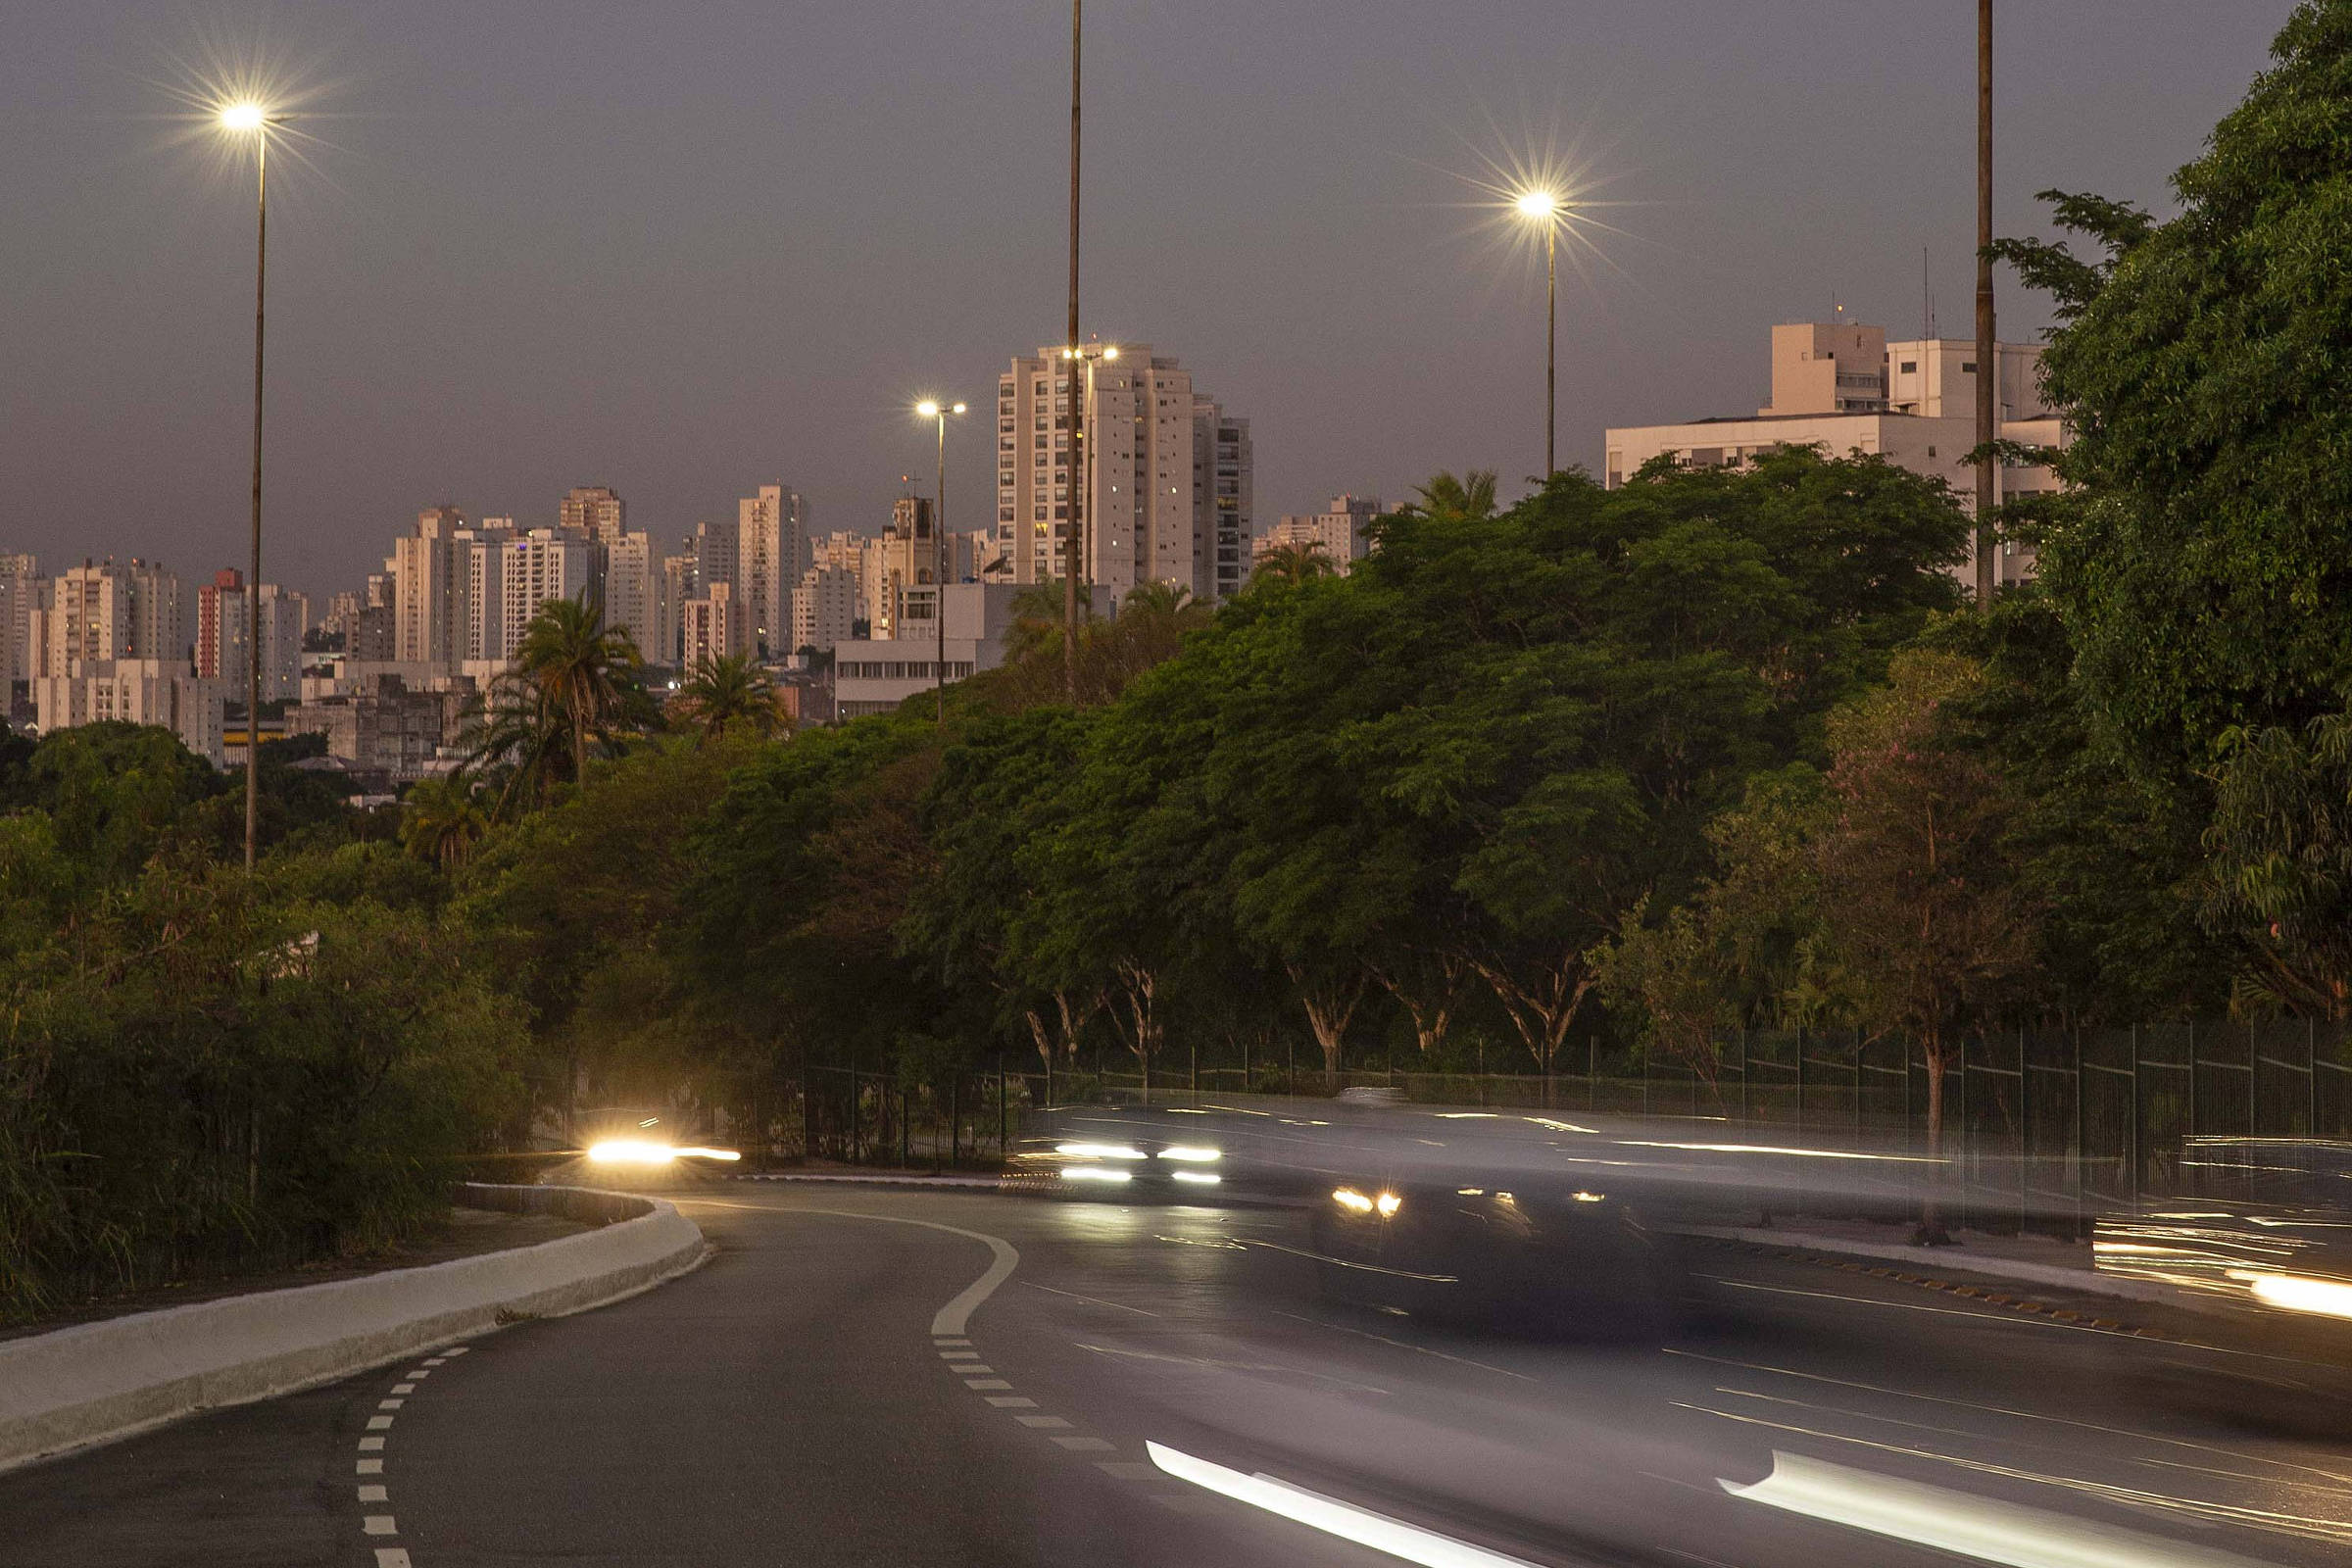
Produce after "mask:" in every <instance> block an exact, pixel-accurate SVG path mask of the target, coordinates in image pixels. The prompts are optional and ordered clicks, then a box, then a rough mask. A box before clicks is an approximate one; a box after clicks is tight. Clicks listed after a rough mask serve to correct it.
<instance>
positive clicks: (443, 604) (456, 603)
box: [388, 506, 471, 663]
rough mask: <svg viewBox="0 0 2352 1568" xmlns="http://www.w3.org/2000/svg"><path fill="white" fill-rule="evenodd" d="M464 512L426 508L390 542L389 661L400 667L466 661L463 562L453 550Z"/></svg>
mask: <svg viewBox="0 0 2352 1568" xmlns="http://www.w3.org/2000/svg"><path fill="white" fill-rule="evenodd" d="M462 531H466V517H465V515H464V514H463V513H461V512H459V511H458V509H457V508H455V507H446V506H445V507H427V508H426V509H425V510H424V511H422V512H420V513H418V514H417V526H416V528H415V530H414V531H413V532H411V533H410V534H408V535H407V536H406V537H404V538H401V539H396V540H394V541H393V543H392V559H391V561H390V562H389V563H388V565H389V566H390V568H391V575H392V581H393V595H392V607H393V629H392V657H393V658H394V659H396V660H399V661H401V662H405V663H426V662H436V661H439V662H447V661H454V660H459V659H463V658H465V657H466V628H467V625H468V623H469V621H470V620H471V615H470V612H469V610H468V608H467V597H468V588H469V585H468V584H467V583H466V581H465V578H466V573H467V571H468V569H469V562H468V560H467V558H466V557H465V556H464V555H463V554H462V553H461V552H460V550H459V548H458V546H459V539H458V535H459V534H460V532H462Z"/></svg>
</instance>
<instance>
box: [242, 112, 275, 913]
mask: <svg viewBox="0 0 2352 1568" xmlns="http://www.w3.org/2000/svg"><path fill="white" fill-rule="evenodd" d="M254 147H255V159H254V162H255V166H256V169H257V172H258V177H257V181H256V185H255V201H254V215H255V231H254V266H253V556H252V561H251V563H250V564H251V565H252V568H253V570H252V573H251V575H249V576H247V577H246V579H245V869H246V870H248V871H250V870H252V869H253V868H254V862H255V858H256V857H257V855H258V853H259V850H258V847H259V844H260V840H261V823H262V343H263V337H262V315H263V306H264V304H265V302H266V301H267V300H268V297H269V284H270V133H269V130H268V128H267V127H266V126H265V127H263V128H262V130H261V132H260V135H259V137H258V138H257V140H256V141H255V143H254Z"/></svg>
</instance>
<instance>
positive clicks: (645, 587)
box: [602, 533, 660, 659]
mask: <svg viewBox="0 0 2352 1568" xmlns="http://www.w3.org/2000/svg"><path fill="white" fill-rule="evenodd" d="M602 549H603V551H604V557H605V559H604V572H603V578H604V606H605V624H606V625H607V626H609V627H611V628H612V629H613V630H614V631H623V632H627V633H628V635H629V641H631V642H632V643H635V644H636V645H637V651H638V652H639V653H640V654H642V655H644V656H645V657H646V658H647V659H652V658H653V657H654V653H655V649H656V647H657V644H656V642H655V631H656V626H655V619H656V616H655V614H654V603H655V599H656V596H657V595H658V593H659V592H660V590H659V588H658V586H657V584H656V582H655V578H654V572H655V569H656V567H655V563H654V541H653V539H652V537H651V536H650V535H647V534H642V533H617V534H614V535H613V536H612V537H611V538H610V539H608V540H606V541H605V542H604V544H603V546H602Z"/></svg>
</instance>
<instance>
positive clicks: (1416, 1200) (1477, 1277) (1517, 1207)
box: [1308, 1181, 1686, 1337]
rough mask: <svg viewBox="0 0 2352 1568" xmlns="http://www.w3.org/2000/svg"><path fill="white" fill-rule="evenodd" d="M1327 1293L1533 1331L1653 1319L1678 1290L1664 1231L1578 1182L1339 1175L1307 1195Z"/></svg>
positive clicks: (1601, 1329)
mask: <svg viewBox="0 0 2352 1568" xmlns="http://www.w3.org/2000/svg"><path fill="white" fill-rule="evenodd" d="M1308 1235H1309V1242H1310V1246H1311V1248H1312V1250H1313V1252H1314V1254H1315V1258H1316V1264H1317V1267H1318V1269H1319V1270H1320V1272H1321V1277H1322V1283H1323V1289H1324V1292H1325V1294H1326V1295H1328V1296H1330V1297H1332V1298H1334V1299H1339V1300H1344V1301H1350V1302H1354V1303H1357V1304H1361V1305H1368V1306H1378V1307H1386V1308H1390V1309H1394V1310H1397V1311H1404V1312H1411V1313H1415V1314H1420V1315H1427V1316H1431V1317H1439V1318H1446V1319H1451V1320H1455V1321H1469V1322H1477V1323H1481V1324H1485V1325H1489V1326H1502V1327H1509V1328H1513V1329H1518V1330H1522V1331H1525V1332H1532V1333H1538V1334H1546V1335H1548V1334H1567V1335H1574V1336H1592V1335H1598V1336H1604V1337H1606V1336H1617V1335H1626V1334H1637V1335H1641V1334H1650V1333H1654V1332H1656V1331H1658V1330H1660V1329H1662V1328H1663V1327H1664V1326H1665V1325H1666V1323H1667V1322H1668V1321H1669V1320H1670V1318H1671V1317H1672V1316H1673V1314H1674V1313H1675V1311H1676V1310H1677V1308H1678V1307H1679V1306H1680V1304H1681V1303H1682V1301H1683V1300H1684V1299H1685V1296H1686V1285H1685V1279H1684V1275H1683V1272H1682V1269H1681V1267H1680V1265H1679V1263H1678V1261H1677V1259H1676V1257H1675V1255H1674V1253H1673V1252H1672V1250H1670V1249H1669V1247H1668V1246H1667V1245H1666V1243H1665V1240H1664V1239H1663V1238H1661V1237H1658V1236H1656V1235H1654V1234H1652V1233H1651V1232H1649V1231H1647V1230H1645V1229H1643V1227H1642V1224H1641V1222H1640V1221H1639V1219H1638V1218H1637V1217H1636V1216H1635V1214H1634V1212H1633V1210H1632V1208H1631V1207H1630V1206H1629V1205H1628V1204H1626V1203H1625V1202H1623V1201H1620V1200H1618V1199H1614V1198H1611V1197H1610V1196H1609V1195H1608V1194H1606V1193H1602V1192H1594V1191H1592V1190H1590V1189H1586V1188H1574V1187H1572V1188H1559V1189H1548V1188H1540V1187H1531V1186H1527V1185H1525V1184H1522V1185H1521V1186H1519V1187H1517V1188H1516V1189H1514V1190H1512V1191H1497V1190H1495V1189H1492V1188H1487V1187H1482V1186H1461V1187H1448V1186H1436V1185H1428V1184H1422V1185H1402V1186H1399V1185H1395V1184H1384V1183H1380V1182H1370V1181H1366V1182H1343V1183H1341V1184H1340V1185H1338V1186H1336V1187H1334V1188H1333V1189H1332V1191H1331V1193H1330V1194H1329V1196H1328V1198H1327V1199H1326V1200H1325V1201H1322V1202H1320V1203H1318V1204H1316V1205H1315V1207H1314V1208H1313V1210H1312V1217H1311V1219H1310V1222H1309V1226H1308Z"/></svg>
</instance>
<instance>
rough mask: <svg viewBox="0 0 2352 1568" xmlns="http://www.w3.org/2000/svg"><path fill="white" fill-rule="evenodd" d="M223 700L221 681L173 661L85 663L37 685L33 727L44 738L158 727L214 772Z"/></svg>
mask: <svg viewBox="0 0 2352 1568" xmlns="http://www.w3.org/2000/svg"><path fill="white" fill-rule="evenodd" d="M223 697H224V694H223V692H222V691H221V683H220V682H219V681H217V680H207V679H205V678H204V677H202V676H200V675H192V674H190V673H189V672H188V667H187V665H186V664H184V663H182V662H178V661H176V660H169V659H92V660H82V661H77V662H75V663H74V664H73V668H72V670H71V671H70V672H69V673H67V674H63V675H36V676H34V677H33V681H32V704H33V712H34V715H35V716H34V722H36V723H37V724H38V725H39V726H40V730H41V733H42V734H44V735H50V734H54V733H56V732H57V731H59V730H61V729H73V728H74V727H76V726H77V725H82V724H102V723H107V722H109V721H115V722H120V723H124V724H153V725H155V726H156V727H158V728H160V729H168V730H170V731H171V732H172V734H174V735H176V736H178V737H179V743H180V744H181V745H182V746H185V747H186V748H187V749H188V750H189V751H191V752H194V753H195V754H196V755H197V756H199V757H201V758H203V759H204V760H206V761H208V762H211V763H212V764H213V765H214V766H215V767H219V766H221V762H222V760H223V757H224V753H223V750H222V745H221V708H222V700H223Z"/></svg>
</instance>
